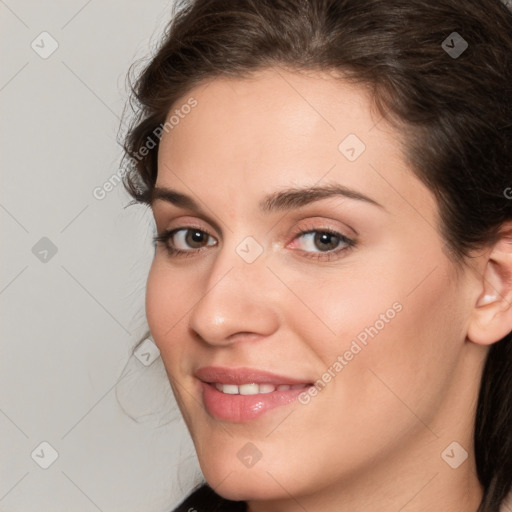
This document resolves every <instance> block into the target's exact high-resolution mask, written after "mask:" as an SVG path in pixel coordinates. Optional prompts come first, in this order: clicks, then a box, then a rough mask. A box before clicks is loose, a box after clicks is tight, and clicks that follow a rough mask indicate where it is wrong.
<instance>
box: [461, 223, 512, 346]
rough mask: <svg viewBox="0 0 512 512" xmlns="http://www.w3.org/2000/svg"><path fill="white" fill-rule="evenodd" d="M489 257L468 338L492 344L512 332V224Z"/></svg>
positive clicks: (484, 343)
mask: <svg viewBox="0 0 512 512" xmlns="http://www.w3.org/2000/svg"><path fill="white" fill-rule="evenodd" d="M503 228H505V229H502V231H501V233H502V234H501V236H500V237H499V239H498V241H497V242H496V243H495V244H494V246H493V247H492V249H491V250H490V252H488V253H487V255H486V256H485V262H484V263H485V264H484V266H483V272H482V273H481V275H480V278H479V279H480V282H481V292H480V295H479V296H478V298H477V300H476V302H475V306H474V309H473V311H472V315H471V318H470V323H469V326H468V333H467V337H468V339H469V340H470V341H472V342H473V343H477V344H479V345H491V344H492V343H496V342H498V341H500V340H501V339H503V338H504V337H505V336H506V335H507V334H509V333H510V332H511V331H512V223H510V224H507V225H505V226H503Z"/></svg>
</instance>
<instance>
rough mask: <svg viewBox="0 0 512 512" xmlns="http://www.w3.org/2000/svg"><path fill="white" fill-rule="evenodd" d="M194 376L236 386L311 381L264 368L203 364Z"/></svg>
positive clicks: (205, 380)
mask: <svg viewBox="0 0 512 512" xmlns="http://www.w3.org/2000/svg"><path fill="white" fill-rule="evenodd" d="M195 376H196V377H197V378H198V379H199V380H202V381H203V382H207V383H212V382H215V383H219V384H236V385H237V386H240V385H242V384H248V383H255V384H273V385H274V386H279V385H283V384H285V385H286V384H288V385H290V386H293V385H295V384H311V382H309V381H307V380H304V379H295V378H292V377H287V376H285V375H278V374H276V373H271V372H266V371H264V370H257V369H255V368H225V367H221V366H203V367H201V368H199V369H198V370H197V371H196V373H195Z"/></svg>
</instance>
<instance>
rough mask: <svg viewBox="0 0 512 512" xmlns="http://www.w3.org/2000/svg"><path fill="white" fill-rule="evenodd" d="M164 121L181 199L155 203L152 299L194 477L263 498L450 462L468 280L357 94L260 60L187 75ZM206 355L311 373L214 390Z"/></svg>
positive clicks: (390, 139) (169, 179)
mask: <svg viewBox="0 0 512 512" xmlns="http://www.w3.org/2000/svg"><path fill="white" fill-rule="evenodd" d="M185 105H189V106H190V108H189V107H185ZM176 110H178V112H176ZM171 115H174V116H175V118H174V119H173V121H171V124H172V128H171V129H169V130H168V132H164V134H163V137H162V139H161V143H160V149H159V154H158V179H157V183H156V186H157V187H158V188H160V189H172V190H173V191H174V192H176V194H171V193H168V194H167V195H166V194H163V193H161V194H160V197H159V198H157V197H158V194H156V195H155V199H154V201H153V202H152V208H153V212H154V216H155V221H156V226H157V231H158V233H159V234H161V233H163V232H164V231H165V230H177V232H175V234H174V236H172V237H171V238H170V239H169V240H168V241H167V243H159V244H158V247H157V249H156V252H155V257H154V261H153V264H152V267H151V271H150V275H149V279H148V283H147V297H146V312H147V318H148V322H149V326H150V330H151V333H152V336H153V338H154V340H155V342H156V344H157V346H158V348H159V349H160V352H161V356H162V359H163V362H164V364H165V367H166V370H167V374H168V376H169V379H170V381H171V385H172V388H173V391H174V393H175V396H176V399H177V401H178V404H179V407H180V409H181V412H182V414H183V417H184V419H185V422H186V424H187V426H188V429H189V430H190V434H191V436H192V439H193V441H194V445H195V448H196V450H197V454H198V458H199V462H200V465H201V469H202V471H203V473H204V476H205V478H206V480H207V481H208V482H209V483H210V485H212V486H213V487H215V489H216V491H217V492H218V493H219V494H221V495H223V496H226V497H229V498H231V499H244V500H248V499H263V500H267V499H280V498H283V499H285V498H288V497H289V495H292V496H295V497H298V496H305V495H306V494H308V493H310V494H311V493H313V492H317V491H319V490H320V489H328V488H329V487H331V486H332V487H333V488H334V487H335V486H336V485H339V482H340V481H345V482H349V481H353V480H352V479H354V478H356V477H357V475H360V474H362V472H364V473H365V474H371V472H374V473H375V474H377V472H379V471H381V470H384V469H383V468H389V467H390V465H392V464H395V463H398V461H401V463H402V464H404V463H406V464H407V467H408V468H409V469H411V468H413V467H417V466H418V460H419V459H418V458H417V457H416V456H418V457H421V458H422V459H421V464H423V467H425V468H426V467H429V468H430V467H432V465H434V464H435V465H438V466H439V471H443V472H445V471H453V470H452V469H451V468H449V467H448V466H447V465H446V463H445V462H444V461H443V460H442V458H441V456H440V454H441V452H442V450H443V449H444V448H446V446H448V445H449V444H450V443H451V442H453V441H458V440H459V439H460V440H461V441H462V439H464V438H462V437H461V436H462V434H461V429H469V428H470V425H471V421H472V420H471V419H464V418H467V417H468V412H467V409H462V407H466V406H467V404H468V403H470V402H471V401H470V400H469V397H471V396H472V395H473V393H474V392H476V389H477V388H476V387H475V386H477V383H476V384H475V385H474V386H473V385H471V386H468V385H467V376H468V371H465V372H462V371H458V369H459V368H461V366H462V360H463V359H464V358H465V354H466V352H468V351H470V350H471V348H470V347H468V346H469V345H470V343H469V342H467V341H466V331H467V323H468V316H469V311H470V308H471V306H472V304H471V300H470V299H468V297H470V296H471V293H468V292H471V291H474V289H475V288H474V286H475V285H474V282H473V281H472V280H471V279H470V278H469V276H468V275H467V274H466V273H463V274H461V276H458V275H457V273H456V270H455V268H454V266H453V265H452V263H451V262H450V260H449V259H448V256H447V252H446V251H445V250H444V248H443V241H442V238H441V236H440V234H439V232H438V229H437V225H438V224H437V206H436V202H435V200H434V198H433V196H432V194H431V193H430V192H429V190H428V189H427V188H425V186H424V185H423V184H422V183H421V182H420V181H419V180H418V179H417V178H416V177H414V175H413V173H412V172H411V170H410V168H409V167H408V165H407V164H406V163H405V161H404V157H403V155H402V154H401V149H400V145H399V141H398V135H397V133H396V132H395V131H394V130H393V129H391V128H390V127H389V126H388V125H387V124H386V122H385V121H384V120H380V118H379V116H377V115H376V114H372V113H371V111H370V100H369V98H368V97H367V96H366V95H365V93H364V92H363V90H362V89H360V88H356V87H355V86H351V85H348V84H347V83H346V82H343V81H340V80H335V79H334V78H333V77H329V76H327V75H320V74H318V73H315V74H311V75H310V76H306V75H305V74H302V75H301V74H298V73H291V72H285V71H283V70H281V69H279V70H278V69H266V70H264V71H260V72H258V73H257V74H256V75H255V77H254V78H253V79H227V78H226V79H224V78H216V79H215V80H213V81H211V82H210V83H209V84H203V85H201V86H198V87H196V88H194V89H193V90H191V91H190V92H189V94H187V95H185V96H184V97H183V99H182V100H180V101H179V102H177V103H176V104H175V105H174V106H173V109H172V112H170V113H169V116H171ZM169 118H170V117H169ZM177 119H178V121H176V120H177ZM316 189H318V190H317V192H314V193H313V192H312V190H316ZM178 194H179V195H178ZM185 196H186V200H183V197H185ZM301 232H304V233H301ZM166 244H167V246H166ZM169 248H175V249H178V250H181V251H186V252H185V253H184V254H172V253H171V252H170V251H169ZM471 287H473V288H471ZM473 295H474V294H473ZM467 360H468V359H467V358H466V360H465V363H464V364H467ZM207 366H215V367H224V368H228V369H235V370H236V369H240V368H245V369H254V370H261V371H266V372H272V373H274V374H277V375H278V376H280V378H278V379H277V381H275V382H274V384H277V383H279V382H284V381H286V380H287V379H289V380H291V379H295V381H296V382H299V383H314V382H317V385H316V386H309V387H308V388H302V389H297V390H296V389H290V390H288V391H286V390H284V391H283V390H276V391H270V390H271V389H272V388H270V387H265V386H262V387H255V386H242V388H241V389H240V388H234V387H229V386H228V387H226V388H223V391H220V390H217V389H216V388H215V387H214V386H210V387H209V388H207V387H206V386H208V385H207V384H203V383H202V382H201V380H200V379H199V378H198V377H197V376H196V372H197V371H198V370H199V369H200V368H203V367H207ZM476 367H477V366H476V364H475V365H474V368H475V375H476ZM472 368H473V367H472ZM471 371H472V370H471ZM469 373H470V372H469ZM234 374H236V371H235V372H233V374H231V375H230V374H228V375H227V376H225V377H218V378H219V379H221V378H223V379H224V380H230V379H231V378H233V379H235V377H236V375H234ZM200 376H201V377H202V378H203V379H204V380H214V378H213V377H211V376H210V379H208V378H207V377H206V376H205V374H201V373H200ZM214 377H215V376H214ZM240 378H241V379H242V382H243V379H247V382H246V383H247V384H249V383H251V382H254V378H253V376H245V377H243V376H242V377H240ZM265 378H266V377H262V378H261V379H260V381H259V382H260V383H265V382H267V383H269V382H271V379H270V377H269V378H268V379H267V381H266V380H265ZM465 379H466V380H465ZM256 380H257V379H256ZM475 380H476V379H475ZM318 381H320V384H319V383H318ZM223 383H226V382H223ZM205 389H206V391H207V393H206V394H205V393H204V391H205ZM315 390H316V394H315ZM240 391H243V392H244V393H251V392H255V393H257V394H256V395H244V394H242V395H240V394H230V392H234V393H236V392H240ZM264 391H269V392H268V393H266V392H264ZM205 400H206V403H207V404H208V406H206V404H205ZM279 400H282V401H283V402H288V403H281V402H279ZM290 400H291V401H290ZM276 401H277V402H279V403H280V405H279V406H278V407H273V408H272V407H269V404H275V402H276ZM459 406H460V410H459V409H458V407H459ZM461 444H463V443H462V442H461ZM466 448H469V447H467V446H466ZM404 461H406V462H404ZM436 467H437V466H436ZM446 468H447V469H446ZM427 473H428V472H427V471H425V480H427ZM429 474H430V473H429ZM430 476H431V475H430Z"/></svg>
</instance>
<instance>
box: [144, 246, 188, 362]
mask: <svg viewBox="0 0 512 512" xmlns="http://www.w3.org/2000/svg"><path fill="white" fill-rule="evenodd" d="M183 286H184V283H182V282H181V281H180V279H179V275H178V273H176V272H173V273H171V271H170V269H169V267H168V266H167V265H166V264H165V262H163V261H162V259H161V258H160V257H158V256H156V257H155V259H154V260H153V263H152V265H151V269H150V271H149V275H148V279H147V284H146V317H147V321H148V325H149V329H150V331H151V335H152V337H153V339H154V341H155V343H156V345H157V347H158V349H159V350H160V353H161V355H162V360H163V361H164V363H165V366H166V369H167V370H169V361H176V360H179V359H178V358H176V357H168V356H169V355H170V354H171V353H172V354H174V352H175V351H176V350H177V349H179V348H180V347H183V344H182V343H173V341H176V340H177V339H178V332H179V329H180V328H182V321H184V320H185V319H184V316H185V314H186V311H187V310H188V309H190V307H191V304H190V305H188V302H189V301H190V299H189V298H188V295H187V294H184V293H180V292H179V290H183V289H184V288H183Z"/></svg>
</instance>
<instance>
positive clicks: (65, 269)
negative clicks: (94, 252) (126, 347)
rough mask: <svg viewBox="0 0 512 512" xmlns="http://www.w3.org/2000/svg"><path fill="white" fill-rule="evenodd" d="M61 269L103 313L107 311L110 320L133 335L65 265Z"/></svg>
mask: <svg viewBox="0 0 512 512" xmlns="http://www.w3.org/2000/svg"><path fill="white" fill-rule="evenodd" d="M61 267H62V268H63V269H64V271H65V272H66V273H67V274H68V275H69V276H70V277H71V278H72V279H73V280H74V281H75V282H76V283H77V284H78V286H80V288H82V290H84V292H85V293H87V295H89V297H91V299H92V300H94V302H96V304H98V305H99V306H100V307H101V308H102V309H103V311H105V313H107V315H108V316H110V318H112V320H114V322H115V323H116V324H117V325H119V326H120V327H121V328H122V329H123V330H124V332H126V333H127V334H129V335H130V336H131V334H132V333H131V332H130V331H129V330H128V329H126V327H125V326H124V325H123V324H122V323H121V322H120V321H119V320H118V319H117V318H116V317H115V316H114V315H113V314H112V313H111V312H110V311H109V310H108V309H107V308H106V307H105V306H104V305H103V304H102V303H101V302H100V301H99V300H98V299H97V298H96V297H95V296H94V295H93V294H92V293H91V292H90V291H89V290H88V289H87V288H86V287H85V286H84V285H83V284H82V283H81V282H80V281H79V280H78V279H77V278H76V277H75V276H74V275H73V274H71V272H70V271H69V270H68V269H67V268H66V267H65V266H64V265H61Z"/></svg>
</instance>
